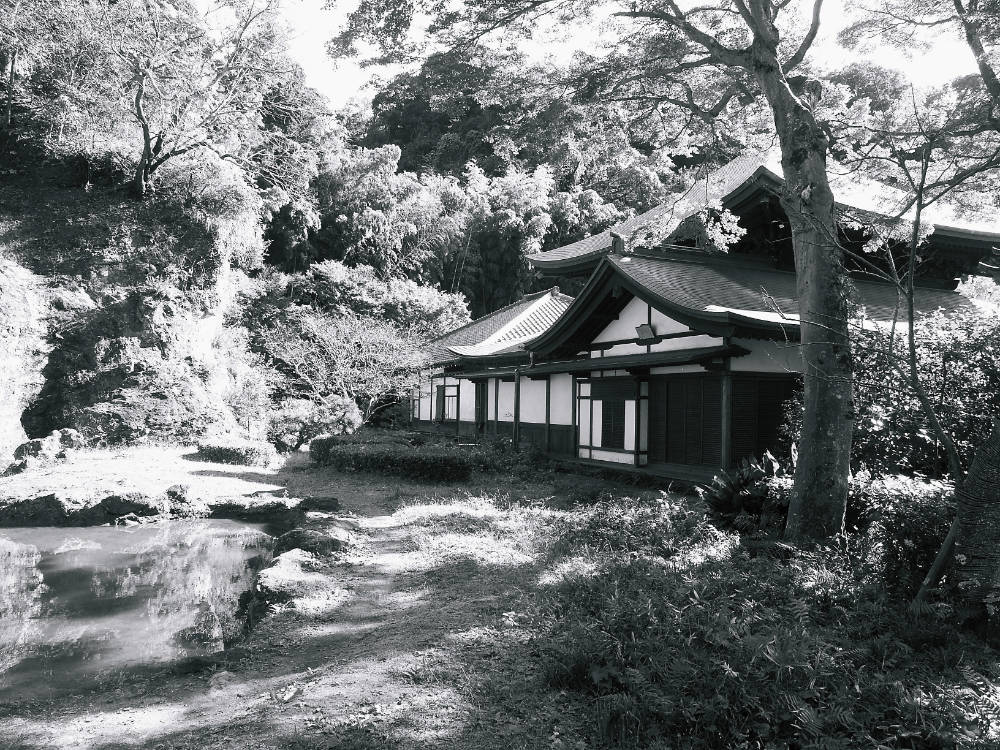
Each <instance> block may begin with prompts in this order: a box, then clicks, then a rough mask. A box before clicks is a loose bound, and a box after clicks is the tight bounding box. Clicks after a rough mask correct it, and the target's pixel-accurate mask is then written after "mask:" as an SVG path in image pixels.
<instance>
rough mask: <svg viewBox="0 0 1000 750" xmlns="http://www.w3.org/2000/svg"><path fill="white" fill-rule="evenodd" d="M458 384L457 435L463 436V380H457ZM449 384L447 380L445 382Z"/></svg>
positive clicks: (456, 404) (456, 400)
mask: <svg viewBox="0 0 1000 750" xmlns="http://www.w3.org/2000/svg"><path fill="white" fill-rule="evenodd" d="M456 380H457V381H458V384H457V385H456V386H455V434H456V435H461V434H462V379H461V378H456ZM445 382H446V383H447V382H448V381H447V380H446V381H445Z"/></svg>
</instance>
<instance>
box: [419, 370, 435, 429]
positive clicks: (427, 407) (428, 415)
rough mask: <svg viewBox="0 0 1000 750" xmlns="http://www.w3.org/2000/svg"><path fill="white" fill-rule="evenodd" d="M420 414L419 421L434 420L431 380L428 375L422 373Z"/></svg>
mask: <svg viewBox="0 0 1000 750" xmlns="http://www.w3.org/2000/svg"><path fill="white" fill-rule="evenodd" d="M418 388H419V389H420V414H419V417H418V418H419V419H422V420H425V421H430V420H432V419H434V412H433V411H432V410H431V379H430V375H429V374H428V373H420V384H419V386H418Z"/></svg>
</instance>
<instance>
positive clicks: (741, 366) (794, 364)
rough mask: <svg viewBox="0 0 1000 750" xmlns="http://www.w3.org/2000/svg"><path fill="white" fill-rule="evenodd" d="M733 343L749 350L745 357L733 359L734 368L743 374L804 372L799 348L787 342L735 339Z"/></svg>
mask: <svg viewBox="0 0 1000 750" xmlns="http://www.w3.org/2000/svg"><path fill="white" fill-rule="evenodd" d="M733 343H734V344H736V345H737V346H742V347H743V348H744V349H749V350H750V353H749V354H747V355H746V356H743V357H733V359H732V368H733V370H736V371H742V372H747V371H750V372H785V373H795V372H802V360H801V359H800V358H799V346H798V344H794V343H791V342H785V341H759V340H757V339H733Z"/></svg>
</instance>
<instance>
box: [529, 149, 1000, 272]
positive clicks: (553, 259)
mask: <svg viewBox="0 0 1000 750" xmlns="http://www.w3.org/2000/svg"><path fill="white" fill-rule="evenodd" d="M758 173H761V174H766V175H767V176H769V177H770V178H772V179H773V180H776V181H781V180H783V170H782V167H781V158H780V154H779V152H778V150H777V149H775V148H772V149H769V150H766V151H762V152H752V153H748V154H744V155H743V156H740V157H738V158H736V159H734V160H733V161H731V162H729V163H728V164H726V165H724V166H722V167H720V168H718V169H716V170H713V171H712V172H709V173H708V174H707V175H706V176H704V177H703V178H700V179H698V180H697V181H696V182H695V183H694V185H693V186H692V187H691V189H690V190H688V191H687V192H685V193H684V194H683V195H678V196H674V197H672V198H671V199H670V200H668V201H666V202H664V203H662V204H660V205H659V206H656V207H655V208H652V209H650V210H649V211H646V212H645V213H642V214H639V215H638V216H634V217H632V218H631V219H627V220H625V221H623V222H620V223H619V224H616V225H614V226H613V227H611V228H610V229H607V230H605V231H603V232H600V233H599V234H595V235H593V236H591V237H587V238H585V239H582V240H580V241H578V242H574V243H572V244H570V245H565V246H564V247H560V248H556V249H554V250H548V251H546V252H542V253H535V254H534V255H529V256H528V260H529V261H530V262H531V263H532V264H533V265H534V266H536V267H538V268H550V267H553V268H555V267H560V266H564V265H566V264H567V263H569V262H573V263H581V262H583V261H586V260H588V259H590V258H596V257H598V256H600V255H602V254H604V253H607V252H608V251H610V250H611V235H612V233H614V234H618V235H620V236H622V237H624V238H626V239H627V238H629V237H630V236H632V235H633V234H634V233H635V232H636V231H637V230H639V229H642V228H644V227H647V226H649V225H652V224H653V223H654V222H662V225H663V226H664V227H665V229H666V231H665V232H663V234H664V235H665V234H667V233H668V232H669V231H670V230H671V229H672V228H675V227H676V226H677V225H679V224H680V223H681V222H682V221H683V220H684V219H686V218H687V217H689V216H691V215H693V214H694V213H696V212H697V211H698V210H700V209H701V208H702V207H704V206H706V205H708V204H711V203H715V202H717V201H722V200H724V199H725V198H726V197H727V196H729V195H730V194H731V193H733V192H734V191H735V190H737V189H738V188H739V187H741V186H742V185H744V184H745V183H746V182H747V181H748V180H750V179H751V178H752V177H753V176H754V175H755V174H758ZM828 176H829V179H830V187H831V189H832V190H833V194H834V197H835V199H836V201H837V203H838V205H840V206H841V208H842V209H844V208H846V209H859V210H861V211H866V212H870V213H875V214H879V215H883V216H895V215H896V214H898V213H899V211H900V210H901V209H902V207H903V206H905V205H906V197H907V196H906V193H904V192H903V191H900V190H897V189H895V188H892V187H890V186H888V185H884V184H882V183H879V182H876V181H874V180H870V179H867V178H865V177H863V176H861V175H858V174H856V173H854V172H852V171H851V170H848V169H846V168H844V167H840V166H839V165H837V164H836V163H833V162H831V163H830V168H829V175H828ZM924 217H925V221H927V222H928V223H933V224H935V225H936V226H937V228H938V229H939V230H945V231H947V230H949V229H950V230H958V231H964V232H970V231H971V232H974V233H983V234H987V235H995V236H996V237H997V240H998V242H1000V218H998V217H997V216H970V215H963V214H961V213H960V212H959V211H958V210H957V209H955V208H954V207H953V206H950V205H947V204H936V205H934V206H931V207H929V208H928V209H926V210H925V213H924Z"/></svg>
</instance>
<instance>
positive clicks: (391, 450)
mask: <svg viewBox="0 0 1000 750" xmlns="http://www.w3.org/2000/svg"><path fill="white" fill-rule="evenodd" d="M309 455H310V456H311V457H312V460H313V461H315V462H316V463H317V464H320V465H321V466H332V467H334V468H335V469H338V470H340V471H367V472H372V473H378V474H396V475H398V476H403V477H407V478H408V479H418V480H421V481H430V482H462V481H466V480H468V479H469V477H471V476H472V469H473V466H474V464H475V462H474V460H473V459H472V457H471V456H467V455H463V454H461V453H458V452H457V451H456V450H455V449H454V448H447V447H433V446H412V445H399V444H386V443H361V442H352V443H348V442H344V441H342V440H338V439H337V438H317V439H316V440H313V441H312V442H311V443H310V444H309Z"/></svg>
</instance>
